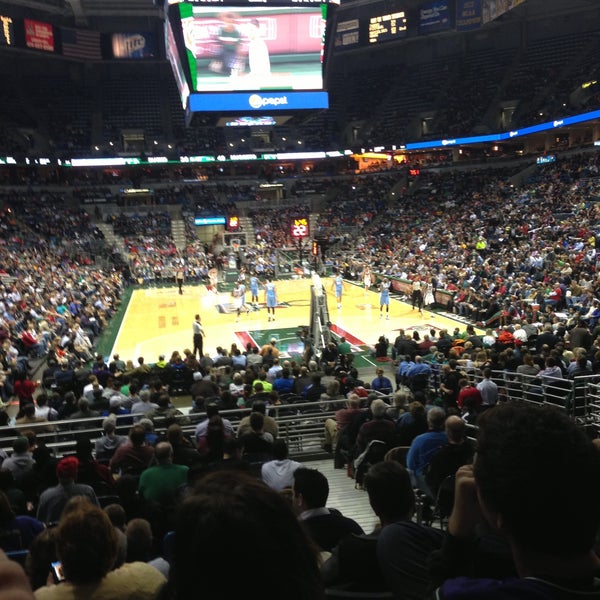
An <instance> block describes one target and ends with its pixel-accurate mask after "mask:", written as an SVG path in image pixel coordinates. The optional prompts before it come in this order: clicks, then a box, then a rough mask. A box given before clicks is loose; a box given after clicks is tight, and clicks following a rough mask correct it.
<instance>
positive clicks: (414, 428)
mask: <svg viewBox="0 0 600 600" xmlns="http://www.w3.org/2000/svg"><path fill="white" fill-rule="evenodd" d="M407 408H408V410H407V411H406V412H405V413H403V414H401V415H400V416H399V417H398V419H397V420H396V443H397V444H398V446H410V445H411V443H412V441H413V440H414V439H415V438H416V437H417V436H418V435H421V434H422V433H425V432H426V431H427V429H428V425H427V417H426V414H425V406H424V405H423V403H422V402H419V401H418V400H412V401H411V402H410V403H409V404H408V407H407Z"/></svg>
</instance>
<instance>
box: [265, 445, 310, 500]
mask: <svg viewBox="0 0 600 600" xmlns="http://www.w3.org/2000/svg"><path fill="white" fill-rule="evenodd" d="M301 466H302V464H301V463H299V462H297V461H295V460H292V459H291V458H290V457H289V454H288V445H287V443H286V441H285V440H283V439H281V438H279V439H276V440H275V441H274V442H273V460H270V461H267V462H265V463H263V465H262V467H261V470H260V475H261V478H262V480H263V481H264V482H265V483H266V484H267V485H268V486H269V487H271V488H273V489H274V490H275V491H277V492H279V491H281V490H282V489H284V488H290V489H291V487H292V484H293V482H294V471H295V470H296V469H298V468H300V467H301Z"/></svg>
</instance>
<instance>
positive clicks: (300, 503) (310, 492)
mask: <svg viewBox="0 0 600 600" xmlns="http://www.w3.org/2000/svg"><path fill="white" fill-rule="evenodd" d="M293 492H294V496H293V501H294V506H295V508H296V511H297V512H298V519H299V520H300V522H301V523H302V525H303V526H304V527H305V528H306V531H307V532H308V534H309V535H310V536H311V538H312V539H313V540H314V541H315V542H316V543H317V545H318V546H319V547H320V548H321V550H325V551H328V552H331V551H332V550H333V548H334V547H335V546H337V544H339V542H340V540H341V539H342V538H343V537H344V536H346V535H348V534H350V533H354V534H356V535H361V534H364V531H363V530H362V527H361V526H360V525H359V524H358V523H357V522H356V521H354V520H353V519H350V518H349V517H345V516H344V515H342V513H341V512H340V511H339V510H337V509H335V508H327V506H326V505H327V498H328V497H329V482H328V481H327V477H326V476H325V475H324V474H323V473H321V472H320V471H317V470H316V469H309V468H306V467H301V468H299V469H296V470H295V471H294V485H293Z"/></svg>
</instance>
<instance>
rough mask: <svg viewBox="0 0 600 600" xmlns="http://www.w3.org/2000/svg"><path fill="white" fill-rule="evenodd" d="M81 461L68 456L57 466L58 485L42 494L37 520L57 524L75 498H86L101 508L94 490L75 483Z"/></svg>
mask: <svg viewBox="0 0 600 600" xmlns="http://www.w3.org/2000/svg"><path fill="white" fill-rule="evenodd" d="M78 467H79V461H78V460H77V458H76V457H75V456H68V457H66V458H63V459H61V460H60V461H59V463H58V464H57V465H56V477H57V478H58V485H55V486H53V487H50V488H48V489H47V490H44V491H43V492H42V495H41V496H40V501H39V503H38V508H37V518H38V519H39V520H40V521H43V522H44V523H46V524H49V523H57V522H58V521H59V519H60V515H61V513H62V510H63V508H64V506H65V504H66V503H67V501H68V500H69V499H70V498H73V496H85V497H87V498H89V500H90V501H91V502H92V503H93V504H95V505H96V506H99V504H98V498H97V497H96V493H95V492H94V488H92V487H91V486H89V485H85V484H83V483H75V479H76V478H77V468H78Z"/></svg>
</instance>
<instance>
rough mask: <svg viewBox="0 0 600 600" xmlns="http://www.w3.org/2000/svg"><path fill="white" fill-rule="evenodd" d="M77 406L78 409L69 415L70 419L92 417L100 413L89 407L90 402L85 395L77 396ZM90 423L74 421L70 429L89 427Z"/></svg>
mask: <svg viewBox="0 0 600 600" xmlns="http://www.w3.org/2000/svg"><path fill="white" fill-rule="evenodd" d="M77 407H78V409H79V410H77V411H76V412H74V413H73V414H72V415H70V417H69V418H71V419H93V418H94V417H99V416H100V413H99V412H98V411H97V410H92V409H91V408H90V403H89V401H88V399H87V398H86V397H85V396H82V397H81V398H79V401H78V402H77ZM91 426H92V423H79V424H77V423H74V424H72V425H71V429H86V428H87V427H91Z"/></svg>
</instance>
